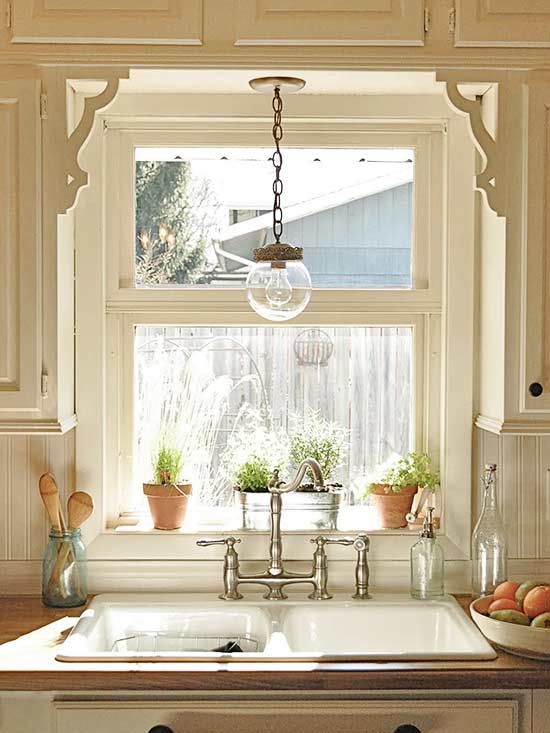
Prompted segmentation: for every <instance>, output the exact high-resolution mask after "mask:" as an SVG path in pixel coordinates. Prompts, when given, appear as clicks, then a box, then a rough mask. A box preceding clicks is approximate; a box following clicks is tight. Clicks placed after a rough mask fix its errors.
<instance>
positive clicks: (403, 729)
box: [393, 723, 422, 733]
mask: <svg viewBox="0 0 550 733" xmlns="http://www.w3.org/2000/svg"><path fill="white" fill-rule="evenodd" d="M393 733H422V731H421V730H420V728H417V727H416V725H411V724H410V723H405V725H398V726H397V728H396V729H395V730H394V732H393Z"/></svg>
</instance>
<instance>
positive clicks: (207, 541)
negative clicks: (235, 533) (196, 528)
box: [197, 536, 241, 549]
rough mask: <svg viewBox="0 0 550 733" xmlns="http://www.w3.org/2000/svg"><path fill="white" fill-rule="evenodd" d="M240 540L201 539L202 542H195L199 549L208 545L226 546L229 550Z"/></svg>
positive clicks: (231, 538) (230, 538)
mask: <svg viewBox="0 0 550 733" xmlns="http://www.w3.org/2000/svg"><path fill="white" fill-rule="evenodd" d="M240 541H241V540H240V539H237V538H236V537H231V536H229V537H203V538H202V540H197V545H198V546H199V547H209V546H210V545H227V547H228V548H229V549H231V548H232V547H233V546H234V545H236V544H238V543H239V542H240Z"/></svg>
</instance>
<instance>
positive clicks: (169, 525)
mask: <svg viewBox="0 0 550 733" xmlns="http://www.w3.org/2000/svg"><path fill="white" fill-rule="evenodd" d="M182 466H183V457H182V454H181V451H180V450H178V449H177V448H175V447H173V446H169V445H166V444H161V445H160V446H159V448H158V450H157V452H156V454H155V456H154V460H153V473H154V481H153V482H152V483H147V484H143V493H144V494H145V495H146V496H147V501H148V502H149V509H150V510H151V516H152V518H153V524H154V527H155V529H168V530H169V529H179V528H180V527H181V525H182V524H183V520H184V519H185V515H186V513H187V507H188V503H189V497H190V495H191V493H192V490H193V487H192V485H191V484H190V483H180V475H181V472H182Z"/></svg>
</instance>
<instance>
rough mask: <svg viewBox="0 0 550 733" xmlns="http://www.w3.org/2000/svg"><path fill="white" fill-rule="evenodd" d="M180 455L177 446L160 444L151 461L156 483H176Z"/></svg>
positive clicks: (180, 463) (179, 470)
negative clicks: (171, 446) (170, 446)
mask: <svg viewBox="0 0 550 733" xmlns="http://www.w3.org/2000/svg"><path fill="white" fill-rule="evenodd" d="M182 463H183V460H182V455H181V451H179V450H178V449H177V448H168V447H167V446H165V445H161V446H160V447H159V449H158V451H157V453H156V455H155V460H154V463H153V471H154V478H155V483H156V484H177V482H178V479H179V476H180V473H181V469H182Z"/></svg>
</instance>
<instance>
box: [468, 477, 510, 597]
mask: <svg viewBox="0 0 550 733" xmlns="http://www.w3.org/2000/svg"><path fill="white" fill-rule="evenodd" d="M496 472H497V467H496V465H495V464H494V463H488V464H487V465H486V466H485V471H484V473H483V478H482V482H483V488H484V491H485V495H484V498H483V508H482V510H481V514H480V517H479V519H478V521H477V524H476V526H475V529H474V531H473V533H472V593H473V595H474V596H475V597H476V598H477V597H478V596H488V595H490V594H491V593H492V592H493V591H494V589H495V588H496V586H497V585H498V584H499V583H502V582H503V581H504V580H506V577H507V574H506V565H507V560H508V553H507V546H506V532H505V530H504V524H503V522H502V519H501V516H500V513H499V511H498V506H497V490H496V489H497V483H496Z"/></svg>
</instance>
